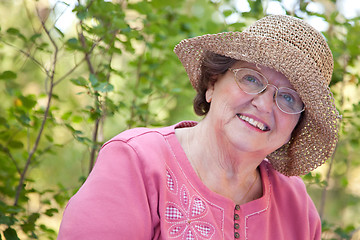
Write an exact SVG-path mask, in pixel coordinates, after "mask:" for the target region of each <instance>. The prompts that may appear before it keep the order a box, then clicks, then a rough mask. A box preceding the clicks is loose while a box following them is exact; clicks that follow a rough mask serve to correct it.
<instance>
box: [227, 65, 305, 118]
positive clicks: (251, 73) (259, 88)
mask: <svg viewBox="0 0 360 240" xmlns="http://www.w3.org/2000/svg"><path fill="white" fill-rule="evenodd" d="M229 70H230V71H232V72H233V73H234V75H235V78H234V79H235V82H236V84H237V85H238V87H239V88H240V89H241V90H243V91H244V92H245V93H248V94H259V93H262V92H264V91H265V90H266V88H267V87H268V86H269V85H271V86H273V87H274V88H275V89H276V91H275V95H274V99H275V102H276V105H277V106H278V108H279V109H280V110H281V111H282V112H284V113H287V114H298V113H301V112H302V111H304V110H305V105H304V103H303V101H302V100H301V98H300V96H299V94H298V93H297V92H295V91H294V90H293V89H290V88H287V87H279V88H278V87H276V86H275V85H273V84H270V83H269V81H268V80H267V79H266V77H264V76H263V75H262V74H261V73H259V72H257V71H255V70H253V69H249V68H238V69H233V68H229Z"/></svg>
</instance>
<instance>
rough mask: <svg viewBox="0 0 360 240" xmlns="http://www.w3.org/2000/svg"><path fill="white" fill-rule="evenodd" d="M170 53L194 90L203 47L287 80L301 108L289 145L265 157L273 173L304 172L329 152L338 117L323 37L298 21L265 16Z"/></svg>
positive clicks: (190, 41)
mask: <svg viewBox="0 0 360 240" xmlns="http://www.w3.org/2000/svg"><path fill="white" fill-rule="evenodd" d="M174 51H175V53H176V54H177V56H178V58H179V59H180V61H181V63H182V64H183V66H184V67H185V70H186V72H187V74H188V76H189V79H190V82H191V84H192V85H193V87H194V88H195V89H196V90H197V83H198V81H199V79H200V74H201V72H200V68H201V63H202V59H203V53H204V52H206V51H211V52H214V53H217V54H220V55H224V56H227V57H231V58H234V59H237V60H243V61H247V62H251V63H255V64H261V65H264V66H267V67H270V68H273V69H275V70H277V71H279V72H281V73H282V74H284V75H285V76H286V77H287V78H288V79H289V81H290V83H291V84H292V85H293V87H294V89H295V90H296V91H297V92H298V93H299V95H300V97H301V99H302V100H303V102H304V104H305V112H303V117H302V120H301V122H300V123H299V125H298V127H297V128H296V129H295V130H294V132H293V137H292V139H291V140H290V141H289V143H287V144H286V145H284V146H283V147H281V148H279V149H278V150H276V151H275V152H273V153H271V154H269V155H268V156H267V158H268V159H269V161H270V162H271V164H272V165H273V167H274V168H275V169H276V170H277V171H279V172H281V173H282V174H284V175H287V176H294V175H303V174H307V173H308V172H310V171H312V170H313V169H315V168H317V167H318V166H320V165H322V164H323V163H324V162H325V161H326V160H327V159H328V158H330V157H331V155H332V154H333V153H334V151H335V146H336V144H337V141H338V129H339V122H340V121H339V120H340V119H341V117H340V116H339V113H338V111H337V110H336V107H335V104H334V99H333V97H332V93H331V92H330V89H329V87H328V85H329V83H330V81H331V75H332V70H333V58H332V54H331V51H330V49H329V47H328V45H327V43H326V41H325V39H324V37H323V36H322V35H321V34H320V33H319V32H318V31H317V30H316V29H314V28H313V27H311V26H310V25H309V24H307V23H306V22H304V21H303V20H300V19H298V18H295V17H290V16H282V15H272V16H267V17H265V18H262V19H260V20H258V21H256V22H255V23H254V24H253V25H251V26H250V27H248V28H247V29H245V30H244V31H243V32H224V33H218V34H211V35H210V34H208V35H203V36H199V37H195V38H191V39H185V40H183V41H181V42H180V43H179V44H178V45H176V47H175V49H174Z"/></svg>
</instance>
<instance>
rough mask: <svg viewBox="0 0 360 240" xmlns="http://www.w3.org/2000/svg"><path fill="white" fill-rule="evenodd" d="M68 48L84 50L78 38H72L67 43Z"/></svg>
mask: <svg viewBox="0 0 360 240" xmlns="http://www.w3.org/2000/svg"><path fill="white" fill-rule="evenodd" d="M66 46H67V47H68V48H70V49H75V50H83V48H82V47H81V46H80V44H79V41H78V40H77V39H76V38H70V39H69V40H67V41H66Z"/></svg>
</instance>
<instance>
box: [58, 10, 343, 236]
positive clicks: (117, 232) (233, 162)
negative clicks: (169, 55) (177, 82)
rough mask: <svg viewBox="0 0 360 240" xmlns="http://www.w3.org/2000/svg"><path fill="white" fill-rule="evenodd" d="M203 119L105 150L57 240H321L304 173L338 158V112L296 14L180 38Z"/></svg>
mask: <svg viewBox="0 0 360 240" xmlns="http://www.w3.org/2000/svg"><path fill="white" fill-rule="evenodd" d="M175 53H176V54H177V56H178V57H179V59H180V61H181V62H182V64H183V66H184V67H185V70H186V72H187V74H188V76H189V79H190V82H191V84H192V86H193V87H194V89H195V90H196V92H197V96H196V97H195V99H194V109H195V112H196V113H197V114H198V115H201V116H204V118H203V119H202V120H201V121H200V122H191V121H184V122H180V123H178V124H175V125H173V126H169V127H165V128H159V129H147V128H137V129H132V130H128V131H125V132H123V133H120V134H119V135H117V136H116V137H114V138H113V139H111V140H110V141H108V142H107V143H106V144H104V146H103V147H102V149H101V151H100V153H99V156H98V159H97V162H96V165H95V167H94V169H93V171H92V172H91V174H90V175H89V177H88V179H87V180H86V182H85V183H84V185H83V186H82V187H81V189H80V190H79V192H78V193H77V194H76V195H75V196H73V197H72V199H71V200H70V202H69V204H68V206H67V208H66V210H65V213H64V218H63V221H62V224H61V227H60V231H59V236H58V239H60V240H61V239H118V238H121V239H234V238H235V239H265V240H266V239H268V240H272V239H302V240H307V239H320V235H321V221H320V218H319V215H318V213H317V211H316V208H315V206H314V204H313V202H312V200H311V199H310V197H309V196H308V194H307V192H306V188H305V186H304V184H303V182H302V181H301V179H300V178H299V177H297V176H298V175H302V174H306V173H308V172H309V171H312V170H313V169H315V168H317V167H318V166H320V165H321V164H323V163H324V162H325V161H326V160H327V159H328V158H329V157H330V156H331V155H332V154H333V152H334V149H335V145H336V143H337V139H338V136H337V135H338V122H339V119H340V117H339V115H338V112H337V110H336V108H335V105H334V103H333V98H332V97H331V94H330V91H329V88H328V84H329V82H330V79H331V75H332V69H333V61H332V54H331V52H330V49H329V47H328V45H327V43H326V41H325V39H324V38H323V37H322V35H321V34H320V33H319V32H317V31H316V30H315V29H314V28H312V27H311V26H310V25H308V24H307V23H305V22H303V21H302V20H300V19H297V18H294V17H289V16H276V15H275V16H268V17H265V18H263V19H260V20H258V21H257V22H255V23H254V24H253V25H252V26H250V27H249V28H247V29H246V30H244V31H243V32H225V33H219V34H213V35H204V36H200V37H195V38H192V39H186V40H183V41H181V42H180V43H179V44H178V45H177V46H176V47H175Z"/></svg>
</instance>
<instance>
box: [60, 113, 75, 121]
mask: <svg viewBox="0 0 360 240" xmlns="http://www.w3.org/2000/svg"><path fill="white" fill-rule="evenodd" d="M71 115H72V112H71V111H69V112H66V113H64V114H63V115H62V116H61V119H62V120H68V119H69V117H70V116H71Z"/></svg>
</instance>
